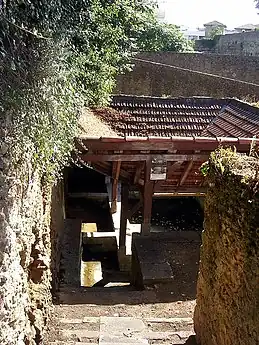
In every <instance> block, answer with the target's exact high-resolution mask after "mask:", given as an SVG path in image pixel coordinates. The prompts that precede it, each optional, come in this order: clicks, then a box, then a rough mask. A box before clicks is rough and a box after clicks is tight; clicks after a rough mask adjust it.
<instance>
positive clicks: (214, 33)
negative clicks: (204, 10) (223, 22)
mask: <svg viewBox="0 0 259 345" xmlns="http://www.w3.org/2000/svg"><path fill="white" fill-rule="evenodd" d="M223 34H224V29H223V28H222V27H220V26H218V27H215V28H213V29H211V31H210V33H209V37H210V38H211V39H212V40H213V39H214V38H215V37H216V36H219V35H223Z"/></svg>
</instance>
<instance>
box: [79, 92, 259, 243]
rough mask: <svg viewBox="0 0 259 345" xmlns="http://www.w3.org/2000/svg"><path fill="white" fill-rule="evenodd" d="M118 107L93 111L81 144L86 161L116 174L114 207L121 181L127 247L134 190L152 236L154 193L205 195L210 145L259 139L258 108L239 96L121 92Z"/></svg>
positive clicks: (242, 146) (245, 145) (245, 146)
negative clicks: (205, 165) (203, 167)
mask: <svg viewBox="0 0 259 345" xmlns="http://www.w3.org/2000/svg"><path fill="white" fill-rule="evenodd" d="M111 107H112V108H99V109H92V111H89V113H87V114H86V116H87V117H88V118H87V119H86V121H85V122H86V123H87V124H88V125H87V126H86V129H85V133H82V135H80V137H78V138H77V140H76V145H77V157H78V160H79V162H85V163H87V164H89V165H90V166H92V168H93V169H94V170H95V171H97V172H101V173H102V174H105V175H106V176H109V177H110V178H111V179H112V181H113V182H112V184H113V185H112V198H111V200H112V206H111V207H112V209H116V204H117V197H118V195H117V193H118V181H119V180H120V181H121V182H122V201H121V203H122V204H121V207H122V208H121V212H122V213H121V228H120V240H119V244H120V247H122V248H125V238H126V224H127V219H128V217H129V213H128V202H127V200H128V194H129V191H131V192H135V193H140V195H142V197H140V200H139V202H138V203H137V204H136V205H135V206H134V210H133V209H132V210H131V214H132V212H137V210H138V209H139V208H140V207H143V223H142V230H141V232H142V234H148V233H149V231H150V222H151V209H152V197H153V196H156V195H160V196H163V197H165V196H169V197H172V196H177V195H183V196H191V195H203V194H204V193H206V188H207V186H206V181H205V180H204V176H203V175H202V173H201V171H200V167H201V165H202V164H203V163H204V162H205V161H207V160H208V157H209V155H210V152H211V151H214V150H215V149H217V148H218V147H219V146H224V145H227V146H235V147H236V149H237V151H238V152H242V153H247V152H249V150H250V148H251V144H252V143H253V142H254V143H255V144H256V143H258V140H256V139H254V138H253V137H254V136H258V135H259V109H258V108H256V107H253V106H251V105H249V104H247V103H244V102H241V101H237V100H235V99H226V98H225V99H215V98H205V97H192V98H182V97H180V98H161V97H137V96H125V95H121V96H120V95H118V96H115V97H114V98H113V100H112V103H111ZM89 116H90V118H89ZM89 123H94V124H95V126H94V127H95V128H97V129H98V130H97V133H98V134H97V133H96V134H97V135H96V134H95V136H93V133H92V128H89ZM106 133H107V134H106ZM249 138H250V139H249Z"/></svg>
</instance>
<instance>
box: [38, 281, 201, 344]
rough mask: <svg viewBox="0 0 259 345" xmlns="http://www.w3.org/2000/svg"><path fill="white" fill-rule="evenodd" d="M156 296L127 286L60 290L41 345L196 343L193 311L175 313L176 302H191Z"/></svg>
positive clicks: (189, 302)
mask: <svg viewBox="0 0 259 345" xmlns="http://www.w3.org/2000/svg"><path fill="white" fill-rule="evenodd" d="M159 298H160V297H159V296H157V294H156V292H155V291H153V290H149V291H134V290H133V288H132V287H130V286H122V287H115V288H91V289H85V288H75V289H72V288H70V287H63V288H62V289H61V291H60V293H59V303H60V304H59V305H57V306H56V307H55V320H54V321H53V325H52V329H51V330H50V334H49V336H48V339H46V340H45V342H44V345H65V344H66V345H97V344H98V345H111V344H113V345H130V344H131V345H148V344H154V345H169V344H170V345H180V344H186V345H187V344H188V345H194V344H195V342H194V339H193V336H192V335H193V333H194V332H193V322H192V313H188V315H184V314H183V311H181V310H180V311H179V310H177V308H179V306H180V304H179V303H186V307H185V308H184V310H186V308H187V309H188V308H189V309H190V308H193V305H192V303H193V301H186V302H169V303H167V302H166V299H165V300H164V301H159ZM174 310H175V315H174ZM184 312H185V311H184ZM160 314H161V315H160Z"/></svg>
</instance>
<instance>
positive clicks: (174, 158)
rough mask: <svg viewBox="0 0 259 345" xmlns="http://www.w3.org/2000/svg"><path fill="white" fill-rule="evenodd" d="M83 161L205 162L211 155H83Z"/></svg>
mask: <svg viewBox="0 0 259 345" xmlns="http://www.w3.org/2000/svg"><path fill="white" fill-rule="evenodd" d="M80 156H81V159H83V160H84V161H85V162H98V161H99V162H114V161H126V162H139V161H147V160H149V159H158V160H159V159H165V160H167V161H181V162H184V161H196V162H197V161H198V162H199V161H200V162H202V163H203V162H205V161H206V160H208V158H209V154H160V155H156V154H140V153H136V154H134V153H132V154H107V155H106V154H88V153H84V154H81V155H80Z"/></svg>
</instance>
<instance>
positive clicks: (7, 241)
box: [0, 140, 62, 345]
mask: <svg viewBox="0 0 259 345" xmlns="http://www.w3.org/2000/svg"><path fill="white" fill-rule="evenodd" d="M0 150H1V154H0V343H1V345H31V344H32V345H33V344H39V343H41V341H42V335H43V331H44V329H45V328H46V323H47V320H48V317H49V315H50V312H51V310H52V296H51V266H53V263H54V262H55V260H56V258H53V259H51V246H53V243H51V231H50V223H51V194H52V190H51V188H50V186H46V185H45V184H44V185H43V183H42V180H41V178H40V177H39V175H38V174H37V172H35V171H33V169H32V166H31V164H30V158H31V157H29V155H28V157H27V159H26V157H25V160H24V163H23V164H20V165H19V166H17V168H16V169H15V170H12V169H11V167H10V164H9V163H10V156H9V151H8V145H7V144H6V143H5V142H4V140H1V142H0ZM56 200H59V198H56ZM60 203H61V199H60V200H59V201H58V203H57V204H58V205H60ZM53 206H54V204H53ZM58 212H59V208H57V214H58ZM57 217H59V219H60V221H59V222H58V223H59V226H57V223H56V224H54V223H53V222H52V234H56V233H57V232H58V231H59V229H61V228H62V215H61V214H60V215H57ZM54 237H57V235H55V236H54ZM54 266H55V264H54Z"/></svg>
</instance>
